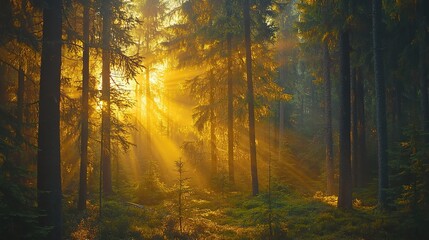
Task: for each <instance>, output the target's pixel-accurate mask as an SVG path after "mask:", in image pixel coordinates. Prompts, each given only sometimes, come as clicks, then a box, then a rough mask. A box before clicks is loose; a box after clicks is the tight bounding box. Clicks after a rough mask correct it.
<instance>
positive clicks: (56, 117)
mask: <svg viewBox="0 0 429 240" xmlns="http://www.w3.org/2000/svg"><path fill="white" fill-rule="evenodd" d="M61 35H62V1H61V0H47V1H46V3H45V5H44V7H43V39H42V59H41V70H40V95H39V132H38V160H37V190H38V196H37V197H38V198H37V203H38V208H39V209H40V212H41V214H42V215H41V216H40V225H41V226H42V227H52V229H51V230H50V231H49V233H48V235H47V236H46V239H57V240H58V239H61V226H62V216H61V158H60V105H59V103H60V79H61V45H62V42H61Z"/></svg>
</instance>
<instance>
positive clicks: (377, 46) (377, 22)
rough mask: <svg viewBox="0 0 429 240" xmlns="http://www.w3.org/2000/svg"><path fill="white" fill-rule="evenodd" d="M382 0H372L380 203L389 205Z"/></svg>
mask: <svg viewBox="0 0 429 240" xmlns="http://www.w3.org/2000/svg"><path fill="white" fill-rule="evenodd" d="M381 11H382V9H381V0H373V1H372V30H373V35H372V37H373V54H374V74H375V93H376V116H377V136H378V139H377V145H378V151H377V156H378V188H379V189H378V204H379V207H380V208H385V207H387V196H386V190H387V188H388V187H389V177H388V158H387V126H386V124H387V121H386V87H385V83H384V70H383V56H382V48H383V46H382V42H381Z"/></svg>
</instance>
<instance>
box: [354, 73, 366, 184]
mask: <svg viewBox="0 0 429 240" xmlns="http://www.w3.org/2000/svg"><path fill="white" fill-rule="evenodd" d="M356 114H357V119H356V128H357V149H356V161H357V162H358V163H359V164H358V165H357V169H356V173H357V175H356V186H357V187H363V186H364V185H365V184H366V183H367V182H368V177H369V174H368V173H367V169H369V164H368V160H367V159H366V134H365V91H364V80H363V77H362V69H361V68H357V70H356Z"/></svg>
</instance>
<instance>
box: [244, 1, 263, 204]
mask: <svg viewBox="0 0 429 240" xmlns="http://www.w3.org/2000/svg"><path fill="white" fill-rule="evenodd" d="M243 15H244V40H245V47H246V69H247V102H248V110H249V145H250V146H249V147H250V172H251V176H252V194H253V196H256V195H258V194H259V184H258V167H257V161H256V141H255V138H256V137H255V109H254V91H253V79H252V49H251V45H252V43H251V39H250V6H249V0H244V4H243Z"/></svg>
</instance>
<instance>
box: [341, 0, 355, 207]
mask: <svg viewBox="0 0 429 240" xmlns="http://www.w3.org/2000/svg"><path fill="white" fill-rule="evenodd" d="M343 4H344V5H348V1H343ZM344 9H345V11H344ZM343 13H346V16H347V13H348V11H347V6H346V7H344V6H343ZM339 40H340V72H341V76H340V77H341V78H340V92H341V95H340V169H339V170H340V176H339V192H338V208H341V209H351V208H352V179H351V163H350V45H349V32H348V30H347V29H342V30H341V32H340V39H339Z"/></svg>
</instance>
